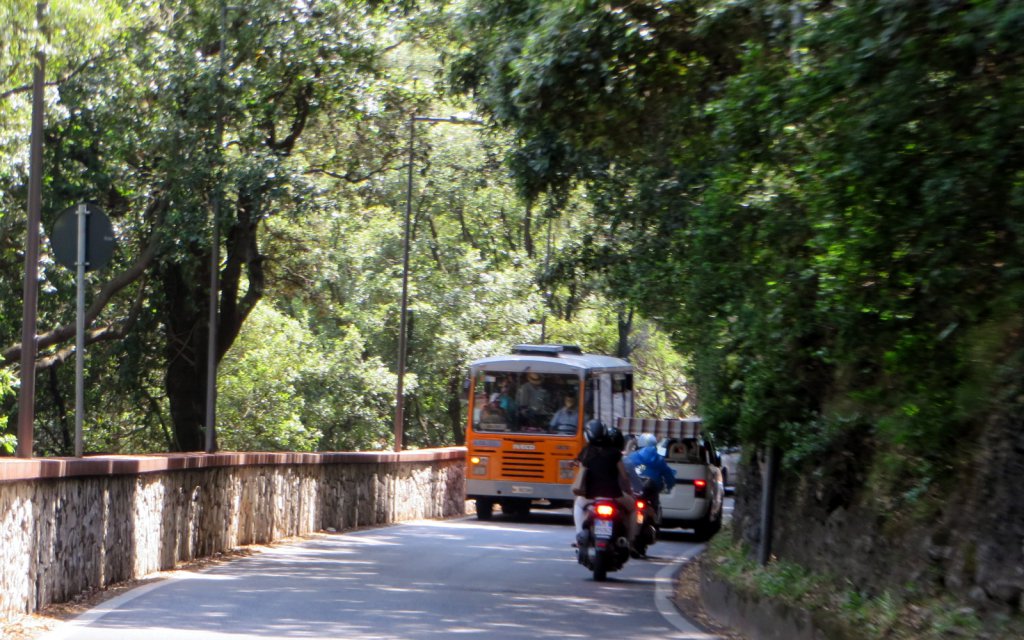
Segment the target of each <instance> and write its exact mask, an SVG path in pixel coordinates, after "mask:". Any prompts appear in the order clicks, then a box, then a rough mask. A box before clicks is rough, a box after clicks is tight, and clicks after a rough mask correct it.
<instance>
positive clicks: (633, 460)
mask: <svg viewBox="0 0 1024 640" xmlns="http://www.w3.org/2000/svg"><path fill="white" fill-rule="evenodd" d="M636 446H637V449H636V451H634V452H633V453H631V454H629V455H628V456H626V465H627V466H629V467H630V468H634V469H636V471H637V473H638V474H639V475H640V476H641V477H642V478H649V479H650V481H651V482H654V483H655V487H656V489H657V491H656V493H661V492H662V491H671V490H672V487H674V486H675V485H676V472H675V469H673V468H672V467H670V466H668V463H667V462H665V458H664V457H663V456H662V455H661V454H660V453H658V440H657V439H656V438H655V437H654V436H653V435H652V434H650V433H641V434H640V435H639V436H638V437H637V439H636Z"/></svg>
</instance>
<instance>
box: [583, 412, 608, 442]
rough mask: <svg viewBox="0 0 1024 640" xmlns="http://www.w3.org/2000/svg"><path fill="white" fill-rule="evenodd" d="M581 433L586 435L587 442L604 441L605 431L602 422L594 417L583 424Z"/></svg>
mask: <svg viewBox="0 0 1024 640" xmlns="http://www.w3.org/2000/svg"><path fill="white" fill-rule="evenodd" d="M583 435H585V436H586V437H587V442H592V443H594V444H599V443H600V442H602V441H604V439H605V436H606V435H607V431H606V430H605V428H604V423H603V422H601V421H600V420H598V419H596V418H595V419H594V420H591V421H589V422H587V424H586V425H584V427H583Z"/></svg>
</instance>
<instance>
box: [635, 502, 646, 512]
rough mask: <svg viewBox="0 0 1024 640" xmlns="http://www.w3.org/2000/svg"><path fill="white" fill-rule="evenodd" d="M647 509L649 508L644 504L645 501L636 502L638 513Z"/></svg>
mask: <svg viewBox="0 0 1024 640" xmlns="http://www.w3.org/2000/svg"><path fill="white" fill-rule="evenodd" d="M646 508H647V503H646V502H644V501H643V500H637V501H636V510H637V511H643V510H644V509H646Z"/></svg>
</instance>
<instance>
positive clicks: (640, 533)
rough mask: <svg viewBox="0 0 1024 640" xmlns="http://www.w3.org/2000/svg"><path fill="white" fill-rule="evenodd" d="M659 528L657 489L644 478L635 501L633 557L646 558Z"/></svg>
mask: <svg viewBox="0 0 1024 640" xmlns="http://www.w3.org/2000/svg"><path fill="white" fill-rule="evenodd" d="M660 527H661V504H660V502H659V500H658V487H657V485H656V483H654V482H653V481H652V480H650V479H649V478H644V488H643V491H642V492H641V493H640V495H639V496H638V497H637V499H636V537H635V538H633V557H634V558H643V557H646V556H647V548H648V547H649V546H651V545H652V544H654V543H655V542H656V541H657V539H658V530H659V529H660Z"/></svg>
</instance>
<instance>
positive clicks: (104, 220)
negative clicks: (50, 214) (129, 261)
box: [50, 202, 115, 271]
mask: <svg viewBox="0 0 1024 640" xmlns="http://www.w3.org/2000/svg"><path fill="white" fill-rule="evenodd" d="M78 206H79V205H75V206H73V207H68V208H67V209H65V210H64V211H62V212H61V213H60V215H59V216H57V222H56V223H54V225H53V233H51V234H50V245H51V246H52V247H53V254H54V256H56V258H57V262H59V263H60V264H62V265H64V266H65V267H67V268H68V269H74V268H76V266H77V263H78ZM85 210H86V213H87V215H86V216H85V270H86V271H93V270H94V269H102V268H103V267H105V266H107V263H108V262H110V258H111V256H112V255H113V254H114V244H115V242H114V228H113V226H111V224H110V218H108V217H107V214H105V213H103V210H102V209H100V208H99V206H98V205H95V204H93V203H91V202H90V203H87V204H86V205H85Z"/></svg>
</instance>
